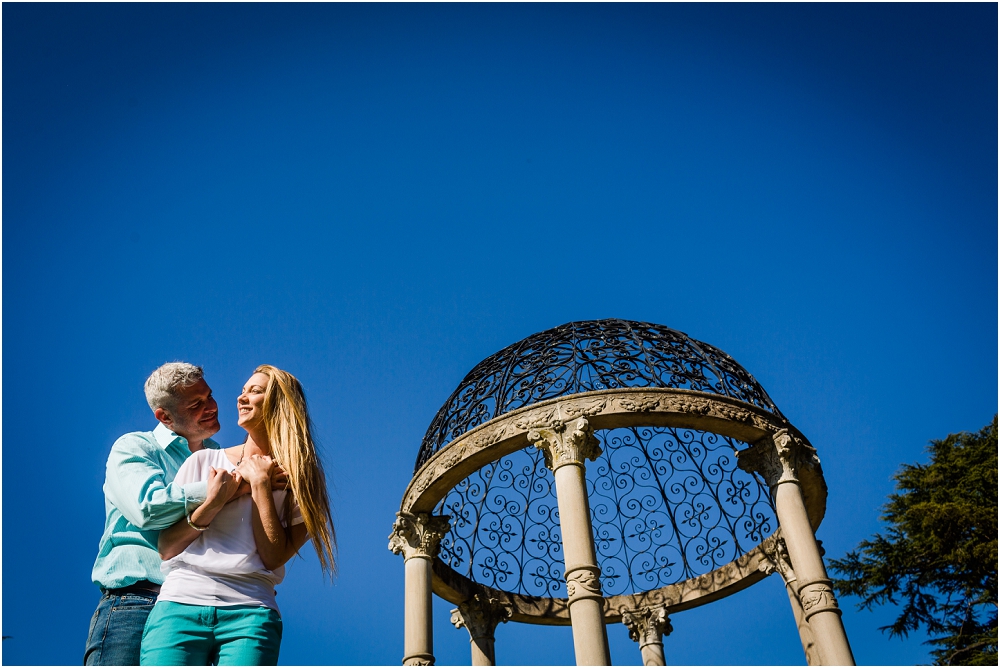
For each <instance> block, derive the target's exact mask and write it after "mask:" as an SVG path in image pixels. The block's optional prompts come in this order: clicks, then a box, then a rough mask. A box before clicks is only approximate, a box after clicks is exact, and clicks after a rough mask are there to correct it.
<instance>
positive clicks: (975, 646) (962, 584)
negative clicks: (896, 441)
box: [831, 416, 997, 666]
mask: <svg viewBox="0 0 1000 668" xmlns="http://www.w3.org/2000/svg"><path fill="white" fill-rule="evenodd" d="M928 451H929V453H930V463H928V464H926V465H921V464H916V465H911V464H904V465H903V467H902V469H901V470H900V471H899V472H898V473H896V475H895V476H893V477H894V479H895V480H896V493H895V494H891V495H889V500H888V502H887V503H886V505H885V506H884V507H883V515H882V520H883V521H884V522H885V523H886V525H887V526H886V533H885V535H882V534H880V533H879V534H875V536H874V537H873V538H872V539H871V540H865V541H862V542H861V543H860V544H859V545H858V547H857V549H855V550H853V551H851V552H849V553H848V554H847V555H845V556H844V558H843V559H837V560H833V561H832V562H831V567H832V570H833V571H834V572H835V573H837V574H838V575H841V576H843V578H842V579H838V580H835V581H834V586H835V587H836V589H837V591H838V592H839V593H840V594H841V595H846V596H858V597H860V598H861V602H860V603H859V604H858V607H859V608H861V609H871V608H872V607H874V606H876V605H881V604H883V603H891V604H898V605H901V606H902V611H901V612H900V614H899V617H898V618H897V619H896V621H895V623H893V624H891V625H890V626H885V627H882V629H881V630H882V631H888V632H889V635H890V637H893V636H902V637H905V636H906V635H907V634H908V633H909V632H911V631H916V630H917V629H919V628H921V627H925V628H926V630H927V632H928V635H930V636H931V639H930V640H929V641H928V643H929V644H930V645H932V646H933V648H934V649H933V650H932V651H931V655H932V656H933V657H934V662H935V664H936V665H942V666H949V665H980V666H987V665H992V666H995V665H997V418H996V416H994V417H993V423H992V424H990V425H987V426H986V427H984V428H983V429H982V430H981V431H980V432H979V433H977V434H969V433H966V432H962V433H958V434H952V435H950V436H948V438H946V439H944V440H942V441H931V443H930V446H929V448H928Z"/></svg>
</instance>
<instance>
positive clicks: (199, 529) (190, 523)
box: [187, 513, 208, 531]
mask: <svg viewBox="0 0 1000 668" xmlns="http://www.w3.org/2000/svg"><path fill="white" fill-rule="evenodd" d="M187 520H188V526H189V527H191V528H192V529H194V530H195V531H208V527H200V526H198V525H197V524H195V523H194V522H192V521H191V513H188V515H187Z"/></svg>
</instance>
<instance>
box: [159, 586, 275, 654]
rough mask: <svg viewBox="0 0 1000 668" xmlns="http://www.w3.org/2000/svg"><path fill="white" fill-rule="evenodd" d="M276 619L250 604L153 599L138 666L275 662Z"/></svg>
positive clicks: (266, 611)
mask: <svg viewBox="0 0 1000 668" xmlns="http://www.w3.org/2000/svg"><path fill="white" fill-rule="evenodd" d="M280 648H281V617H279V616H278V613H277V611H275V610H272V609H271V608H262V607H258V606H252V605H235V606H232V607H225V608H223V607H219V608H217V607H214V606H210V605H186V604H184V603H174V602H173V601H158V602H157V603H156V605H155V606H153V611H152V612H151V613H149V618H148V619H147V620H146V629H145V630H144V631H143V633H142V650H141V655H140V659H139V665H142V666H209V665H215V666H276V665H278V650H279V649H280Z"/></svg>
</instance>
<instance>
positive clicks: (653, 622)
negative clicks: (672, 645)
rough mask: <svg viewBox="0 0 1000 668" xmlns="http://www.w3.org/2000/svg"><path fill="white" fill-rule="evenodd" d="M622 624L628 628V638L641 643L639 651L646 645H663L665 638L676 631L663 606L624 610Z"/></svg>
mask: <svg viewBox="0 0 1000 668" xmlns="http://www.w3.org/2000/svg"><path fill="white" fill-rule="evenodd" d="M622 624H624V625H625V626H626V627H628V637H629V638H631V639H632V640H635V641H636V642H637V643H639V649H642V648H643V647H645V646H646V645H652V644H656V645H662V644H663V636H665V635H670V633H671V632H672V631H673V630H674V627H673V626H671V625H670V617H669V616H667V609H666V607H664V606H662V605H657V606H653V607H645V608H639V609H638V610H622Z"/></svg>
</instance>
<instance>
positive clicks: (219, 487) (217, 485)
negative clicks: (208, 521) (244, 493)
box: [205, 466, 240, 505]
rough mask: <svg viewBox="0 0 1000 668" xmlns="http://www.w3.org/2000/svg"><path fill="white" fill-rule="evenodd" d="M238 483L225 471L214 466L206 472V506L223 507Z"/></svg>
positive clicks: (234, 491)
mask: <svg viewBox="0 0 1000 668" xmlns="http://www.w3.org/2000/svg"><path fill="white" fill-rule="evenodd" d="M239 486H240V483H239V481H237V480H236V478H234V477H233V476H232V474H230V473H229V471H226V470H225V469H217V468H215V467H214V466H213V467H210V468H209V470H208V494H207V496H206V497H205V503H206V504H213V505H223V504H225V503H226V502H227V501H229V500H230V499H231V498H233V495H234V494H235V493H236V490H237V489H238V488H239Z"/></svg>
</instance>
